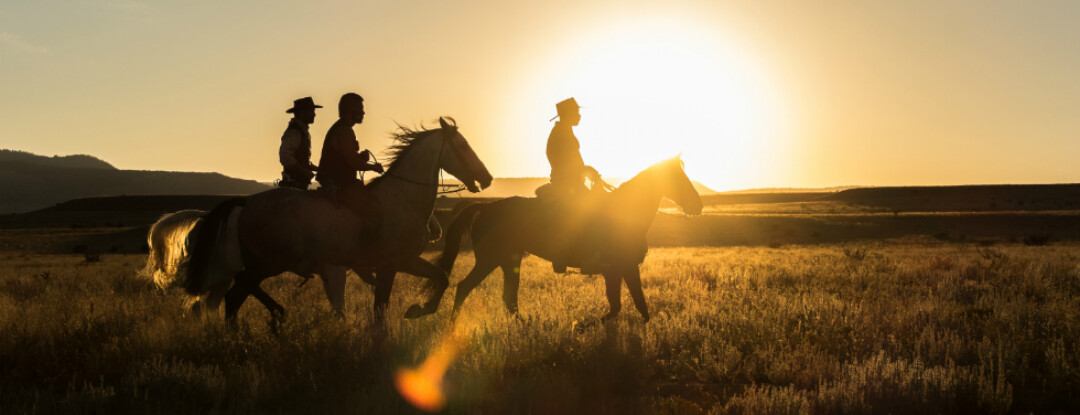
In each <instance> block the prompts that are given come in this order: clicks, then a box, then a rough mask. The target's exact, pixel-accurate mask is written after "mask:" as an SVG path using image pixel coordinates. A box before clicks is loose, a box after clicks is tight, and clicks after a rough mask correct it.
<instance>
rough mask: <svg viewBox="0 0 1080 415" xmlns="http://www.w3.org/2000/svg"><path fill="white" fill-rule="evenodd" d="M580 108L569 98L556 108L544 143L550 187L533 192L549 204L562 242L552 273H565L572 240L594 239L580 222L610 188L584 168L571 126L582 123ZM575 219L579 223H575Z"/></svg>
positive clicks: (591, 230)
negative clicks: (551, 125)
mask: <svg viewBox="0 0 1080 415" xmlns="http://www.w3.org/2000/svg"><path fill="white" fill-rule="evenodd" d="M580 108H581V107H580V106H579V105H578V103H577V101H576V100H575V99H574V98H568V99H566V100H563V101H561V102H559V103H558V104H555V109H556V110H557V111H558V115H556V116H555V117H553V118H552V120H554V119H555V118H558V119H559V120H558V121H556V122H555V126H554V127H552V128H551V134H550V135H549V136H548V142H547V158H548V162H549V163H551V183H548V184H545V185H543V186H540V188H538V189H536V195H537V196H538V197H539V198H540V199H542V200H547V201H550V202H551V203H550V205H552V209H551V210H552V211H553V213H554V215H553V216H554V217H555V219H554V220H555V221H556V223H557V226H558V227H559V228H560V229H559V232H557V233H558V234H559V235H561V236H562V238H561V240H559V241H556V243H558V244H560V245H562V247H561V249H562V251H563V254H562V255H560V256H561V258H559V259H558V260H557V261H553V262H552V263H551V265H552V268H553V269H554V270H555V272H559V273H562V272H566V262H567V259H568V258H569V257H570V255H573V254H574V252H573V251H574V248H575V246H574V244H573V243H571V242H572V241H573V240H575V239H578V238H579V237H580V236H582V235H583V233H584V232H586V228H588V234H589V235H590V236H593V237H594V236H595V235H596V234H597V231H598V230H597V229H596V227H595V226H594V224H592V223H583V221H582V220H580V218H583V217H584V218H587V217H588V216H589V211H590V210H592V207H593V205H595V203H596V202H597V200H596V199H597V198H596V197H593V195H595V194H597V193H606V192H607V191H608V190H610V189H611V188H612V186H611V185H609V184H607V183H606V182H604V181H603V180H602V179H601V178H600V173H599V172H597V171H596V169H594V168H592V167H590V166H586V165H585V161H584V160H583V159H582V158H581V150H580V148H581V144H580V143H579V142H578V139H577V136H575V135H574V126H576V125H578V123H580V122H581V112H580ZM585 179H588V180H589V182H591V183H592V189H589V188H588V187H586V186H585ZM574 217H577V218H579V220H574Z"/></svg>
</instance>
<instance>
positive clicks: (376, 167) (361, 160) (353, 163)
mask: <svg viewBox="0 0 1080 415" xmlns="http://www.w3.org/2000/svg"><path fill="white" fill-rule="evenodd" d="M342 141H343V142H344V144H345V148H343V149H342V153H343V154H344V155H345V158H346V159H347V160H348V162H349V167H352V168H353V169H356V170H357V171H377V172H379V173H382V171H383V168H382V165H381V164H378V163H375V164H371V163H368V160H370V159H371V152H370V151H367V150H364V151H360V142H358V141H356V137H355V136H353V137H351V139H350V140H342Z"/></svg>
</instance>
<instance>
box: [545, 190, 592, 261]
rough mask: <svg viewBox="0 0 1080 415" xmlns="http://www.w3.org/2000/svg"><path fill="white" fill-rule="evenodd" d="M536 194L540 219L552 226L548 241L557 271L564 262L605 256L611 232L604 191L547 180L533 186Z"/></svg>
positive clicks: (548, 227) (548, 226)
mask: <svg viewBox="0 0 1080 415" xmlns="http://www.w3.org/2000/svg"><path fill="white" fill-rule="evenodd" d="M536 195H537V199H538V200H539V201H540V202H541V203H540V204H541V206H542V209H543V214H542V215H541V218H540V220H541V221H542V222H543V223H544V224H545V226H544V227H545V228H546V229H550V230H551V233H550V239H549V240H548V244H549V245H550V246H551V247H552V248H553V251H554V252H555V254H554V255H555V258H552V264H553V266H554V268H555V270H556V272H559V273H562V272H565V269H566V265H567V264H588V263H595V262H596V259H597V258H604V257H606V256H607V252H604V251H605V250H604V249H603V246H604V245H606V244H605V243H604V242H603V241H604V240H606V239H607V238H608V237H609V236H610V235H609V233H608V232H607V231H608V229H609V226H610V224H609V223H608V220H607V215H605V214H604V209H603V206H604V204H605V202H606V199H607V196H608V195H607V192H605V191H602V190H589V189H588V188H586V187H585V186H581V187H580V188H576V187H564V186H554V185H552V184H551V183H547V184H545V185H543V186H540V187H539V188H537V189H536ZM593 268H595V267H593ZM582 272H583V273H596V272H592V271H590V272H586V271H585V270H584V269H583V270H582Z"/></svg>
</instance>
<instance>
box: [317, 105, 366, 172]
mask: <svg viewBox="0 0 1080 415" xmlns="http://www.w3.org/2000/svg"><path fill="white" fill-rule="evenodd" d="M365 164H367V155H366V154H362V153H360V143H359V142H358V141H356V133H354V132H353V129H352V125H351V124H349V123H347V122H345V121H342V120H337V122H335V123H334V125H333V126H332V127H330V130H329V131H327V132H326V140H325V141H323V148H322V156H321V157H320V158H319V173H318V175H317V176H315V180H318V181H319V184H320V185H322V186H324V187H333V186H339V187H340V186H345V185H347V184H349V183H352V182H356V181H359V180H358V179H357V178H356V172H357V171H359V170H361V169H362V168H363V167H364V165H365Z"/></svg>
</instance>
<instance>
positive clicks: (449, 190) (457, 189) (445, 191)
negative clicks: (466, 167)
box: [360, 136, 466, 195]
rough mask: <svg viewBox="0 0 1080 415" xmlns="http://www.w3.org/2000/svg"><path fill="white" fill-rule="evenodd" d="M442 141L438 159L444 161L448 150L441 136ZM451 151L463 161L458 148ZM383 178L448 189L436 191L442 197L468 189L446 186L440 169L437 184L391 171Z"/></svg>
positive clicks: (362, 177)
mask: <svg viewBox="0 0 1080 415" xmlns="http://www.w3.org/2000/svg"><path fill="white" fill-rule="evenodd" d="M440 139H442V145H441V146H439V155H438V157H437V159H439V160H441V159H442V153H443V150H444V149H446V136H440ZM450 149H451V150H455V151H454V156H455V157H457V158H458V161H461V155H460V154H459V153H458V151H457V148H455V147H453V146H451V147H450ZM371 157H372V158H375V155H374V154H372V155H371ZM375 162H376V163H378V162H379V161H378V160H375ZM383 177H390V178H394V179H398V180H401V181H403V182H405V183H411V184H416V185H420V186H430V187H438V188H446V189H448V190H437V191H435V194H440V195H442V194H447V193H459V192H461V191H463V190H465V189H466V187H465V185H464V184H444V183H443V176H442V168H439V181H438V182H436V183H425V182H421V181H417V180H413V179H410V178H407V177H402V176H398V175H396V174H391V172H390V170H387V171H386V174H384V175H383ZM363 179H364V173H360V180H363Z"/></svg>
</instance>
